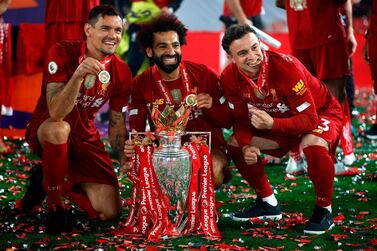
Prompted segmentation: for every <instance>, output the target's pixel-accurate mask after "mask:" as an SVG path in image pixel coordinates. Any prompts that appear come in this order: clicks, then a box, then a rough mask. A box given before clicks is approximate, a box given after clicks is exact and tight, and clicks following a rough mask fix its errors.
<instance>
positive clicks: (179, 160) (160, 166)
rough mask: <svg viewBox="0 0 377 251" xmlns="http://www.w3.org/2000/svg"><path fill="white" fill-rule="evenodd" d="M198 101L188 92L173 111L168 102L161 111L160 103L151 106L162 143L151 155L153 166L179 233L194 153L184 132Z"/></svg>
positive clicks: (184, 218)
mask: <svg viewBox="0 0 377 251" xmlns="http://www.w3.org/2000/svg"><path fill="white" fill-rule="evenodd" d="M194 104H195V96H194V95H191V96H190V95H189V96H188V97H187V98H186V102H185V104H182V105H181V107H180V108H179V109H178V110H177V111H174V109H173V106H169V105H167V106H165V109H164V110H163V111H162V112H160V111H159V110H158V105H153V106H152V108H150V112H151V117H152V120H153V123H154V125H155V128H156V134H155V135H156V136H157V138H158V140H159V146H158V148H157V149H155V151H154V153H153V157H152V162H153V166H154V170H155V173H156V176H157V180H158V183H159V186H160V188H161V191H162V193H163V196H164V202H165V203H167V208H168V218H169V221H170V222H171V223H172V224H173V226H174V227H175V228H176V231H177V232H178V234H180V232H181V231H182V230H183V228H184V227H185V225H186V217H187V213H186V209H187V198H188V193H189V186H190V180H191V157H190V154H189V153H188V152H187V151H186V150H185V149H183V148H182V144H181V137H182V136H183V135H185V126H186V124H187V121H188V115H189V112H190V107H191V106H192V105H194Z"/></svg>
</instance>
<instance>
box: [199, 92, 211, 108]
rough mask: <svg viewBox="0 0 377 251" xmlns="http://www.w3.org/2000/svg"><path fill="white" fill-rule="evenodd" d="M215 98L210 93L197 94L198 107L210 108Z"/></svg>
mask: <svg viewBox="0 0 377 251" xmlns="http://www.w3.org/2000/svg"><path fill="white" fill-rule="evenodd" d="M212 104H213V100H212V97H211V95H209V94H208V93H199V94H198V95H196V106H197V107H198V108H206V109H210V108H211V107H212Z"/></svg>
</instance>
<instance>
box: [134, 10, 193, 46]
mask: <svg viewBox="0 0 377 251" xmlns="http://www.w3.org/2000/svg"><path fill="white" fill-rule="evenodd" d="M167 31H175V32H177V34H178V38H179V43H180V44H181V45H184V44H186V34H187V31H188V29H187V28H186V27H185V26H184V24H182V22H181V21H179V19H178V18H177V17H176V16H174V15H166V14H161V15H159V16H157V17H155V18H154V19H152V20H151V21H149V22H147V23H144V24H142V25H141V26H140V30H139V31H138V34H137V40H138V42H139V44H140V45H141V46H142V47H143V48H144V49H145V48H148V47H153V34H154V33H157V32H167Z"/></svg>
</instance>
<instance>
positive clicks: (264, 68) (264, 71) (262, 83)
mask: <svg viewBox="0 0 377 251" xmlns="http://www.w3.org/2000/svg"><path fill="white" fill-rule="evenodd" d="M262 54H263V61H262V63H261V70H260V73H259V76H258V79H257V83H255V82H254V81H253V80H252V79H251V78H250V77H249V76H247V75H246V74H245V73H244V72H243V71H242V70H238V71H239V72H240V73H241V75H242V76H244V78H245V79H246V80H247V82H248V83H249V85H250V86H251V87H252V88H253V89H256V90H257V91H258V92H259V93H261V94H262V93H263V92H262V89H265V90H266V94H265V96H268V94H269V92H270V91H269V89H268V82H267V78H268V65H269V58H268V55H267V53H266V52H265V51H262Z"/></svg>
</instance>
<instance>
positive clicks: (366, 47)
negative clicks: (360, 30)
mask: <svg viewBox="0 0 377 251" xmlns="http://www.w3.org/2000/svg"><path fill="white" fill-rule="evenodd" d="M363 57H364V60H365V63H367V64H369V50H368V42H366V43H365V45H364V48H363Z"/></svg>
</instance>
